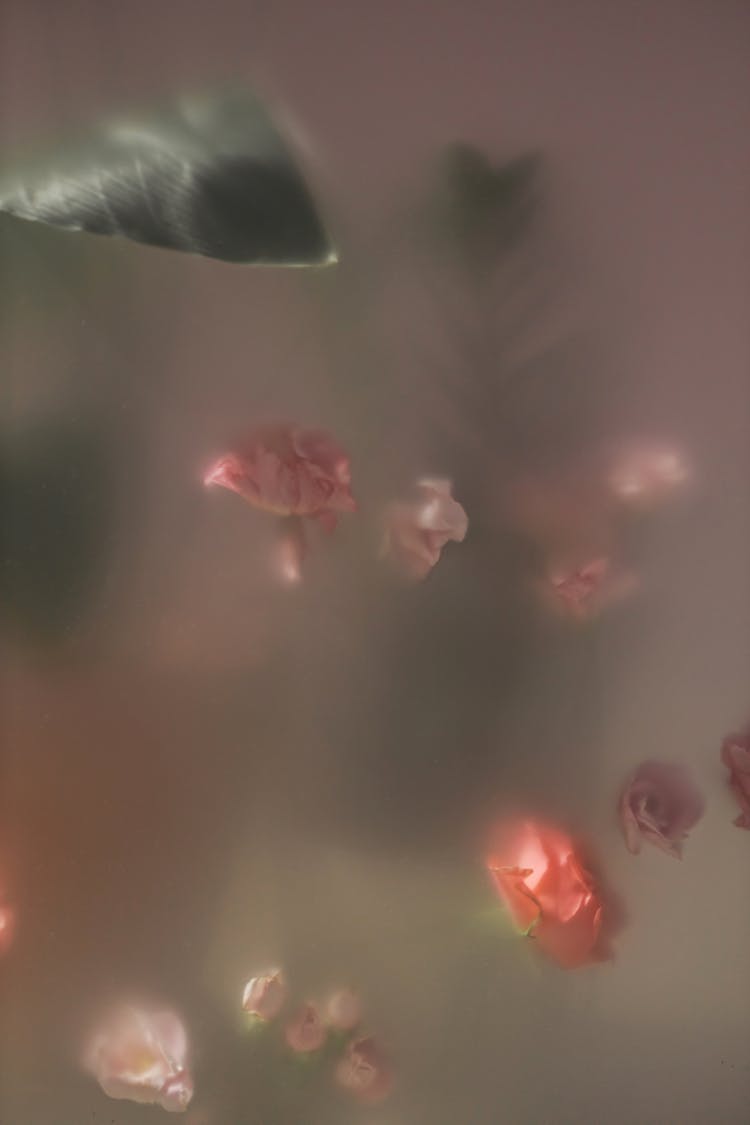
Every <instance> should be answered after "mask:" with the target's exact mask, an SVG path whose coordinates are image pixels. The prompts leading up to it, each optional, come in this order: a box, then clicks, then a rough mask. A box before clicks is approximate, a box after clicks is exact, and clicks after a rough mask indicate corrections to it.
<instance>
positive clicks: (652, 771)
mask: <svg viewBox="0 0 750 1125" xmlns="http://www.w3.org/2000/svg"><path fill="white" fill-rule="evenodd" d="M705 804H706V803H705V800H704V798H703V795H702V793H701V792H700V790H699V789H698V788H697V787H696V786H695V784H694V783H693V781H692V779H691V777H690V774H689V772H688V770H687V769H686V768H685V767H684V766H681V765H676V764H673V763H670V762H642V763H641V765H640V766H639V767H638V769H637V770H636V771H635V773H634V774H633V775H632V777H631V778H630V779H629V781H628V782H627V784H626V786H625V789H624V791H623V794H622V797H621V798H620V819H621V822H622V828H623V832H624V834H625V841H626V843H627V845H628V849H629V850H630V851H631V852H632V853H633V854H634V855H637V854H638V852H639V851H640V850H641V844H642V842H643V841H644V840H646V841H647V842H648V843H649V844H653V845H654V847H657V848H660V849H661V851H663V852H666V853H667V855H671V856H673V857H674V858H675V859H681V858H682V848H683V844H684V842H685V840H686V839H687V836H688V833H689V831H690V829H691V828H693V827H694V825H696V824H697V823H698V821H699V820H700V818H701V817H702V816H703V812H704V809H705Z"/></svg>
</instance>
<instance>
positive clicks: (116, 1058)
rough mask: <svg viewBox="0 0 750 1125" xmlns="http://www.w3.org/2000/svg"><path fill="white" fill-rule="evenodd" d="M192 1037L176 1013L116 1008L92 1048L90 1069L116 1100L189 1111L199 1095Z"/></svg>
mask: <svg viewBox="0 0 750 1125" xmlns="http://www.w3.org/2000/svg"><path fill="white" fill-rule="evenodd" d="M186 1056H187V1036H186V1033H185V1029H184V1027H183V1025H182V1023H181V1021H180V1019H179V1017H178V1016H176V1015H175V1014H174V1013H173V1012H169V1011H149V1010H146V1009H143V1008H136V1007H132V1006H125V1005H123V1006H122V1007H119V1008H116V1009H114V1010H113V1011H112V1012H111V1013H110V1014H109V1016H108V1017H107V1019H106V1020H104V1022H103V1023H102V1024H101V1025H100V1026H99V1028H98V1029H97V1030H96V1032H95V1033H94V1035H93V1036H92V1037H91V1040H90V1042H89V1044H88V1046H87V1048H86V1051H85V1055H84V1067H85V1069H86V1070H88V1071H89V1073H91V1074H92V1075H93V1076H94V1078H96V1080H97V1082H98V1083H99V1085H100V1086H101V1088H102V1090H103V1091H104V1093H105V1094H107V1095H108V1097H110V1098H125V1099H127V1100H128V1101H132V1102H139V1103H141V1104H143V1105H159V1106H161V1107H162V1109H165V1110H167V1111H168V1112H170V1113H181V1112H183V1111H184V1110H185V1109H186V1108H187V1106H188V1104H189V1103H190V1100H191V1098H192V1096H193V1080H192V1077H191V1076H190V1073H189V1071H188V1069H187V1066H186Z"/></svg>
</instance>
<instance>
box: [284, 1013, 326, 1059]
mask: <svg viewBox="0 0 750 1125" xmlns="http://www.w3.org/2000/svg"><path fill="white" fill-rule="evenodd" d="M327 1035H328V1032H327V1030H326V1028H325V1025H324V1024H323V1021H322V1020H321V1018H320V1015H319V1014H318V1009H317V1008H316V1007H315V1005H314V1004H303V1005H302V1007H301V1008H300V1009H299V1010H298V1011H297V1012H296V1013H295V1015H294V1016H293V1017H292V1019H291V1020H290V1021H289V1023H288V1024H287V1026H286V1029H285V1031H284V1037H285V1039H286V1041H287V1044H288V1045H289V1046H290V1047H291V1049H292V1050H293V1051H296V1052H297V1053H298V1054H307V1052H309V1051H317V1050H319V1049H320V1048H321V1047H322V1046H323V1044H324V1043H325V1041H326V1037H327Z"/></svg>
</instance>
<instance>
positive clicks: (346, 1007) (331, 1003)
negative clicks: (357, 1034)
mask: <svg viewBox="0 0 750 1125" xmlns="http://www.w3.org/2000/svg"><path fill="white" fill-rule="evenodd" d="M326 1017H327V1019H328V1023H329V1024H330V1026H331V1027H332V1028H334V1029H335V1030H336V1031H352V1030H353V1029H354V1028H355V1027H356V1026H357V1025H358V1024H359V1022H360V1020H361V1019H362V1004H361V1001H360V999H359V997H358V996H357V994H356V992H352V991H351V990H350V989H348V988H341V989H339V991H338V992H334V993H333V995H332V996H330V997H329V999H328V1003H327V1004H326Z"/></svg>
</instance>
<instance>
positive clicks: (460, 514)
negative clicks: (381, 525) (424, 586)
mask: <svg viewBox="0 0 750 1125" xmlns="http://www.w3.org/2000/svg"><path fill="white" fill-rule="evenodd" d="M415 493H416V495H415V499H413V500H411V501H403V502H399V503H395V504H391V505H390V506H389V507H388V509H387V511H386V517H385V536H384V540H383V554H385V555H387V556H388V557H389V558H390V559H391V560H392V561H393V562H394V563H396V565H397V566H398V567H399V568H400V569H401V570H403V571H404V573H406V574H407V575H408V576H409V577H411V578H415V579H421V578H425V577H426V576H427V575H428V574H429V572H430V571H431V570H432V568H433V567H434V566H435V564H436V563H437V562H438V560H439V559H440V553H441V551H442V550H443V547H444V546H445V545H446V543H448V541H449V540H452V541H453V542H454V543H461V542H463V540H464V538H465V537H466V532H467V530H468V527H469V521H468V518H467V515H466V512H465V511H464V509H463V508H462V506H461V505H460V504H459V503H458V501H457V500H454V499H453V496H452V493H451V484H450V481H447V480H428V479H424V480H420V481H418V482H417V485H416V488H415Z"/></svg>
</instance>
